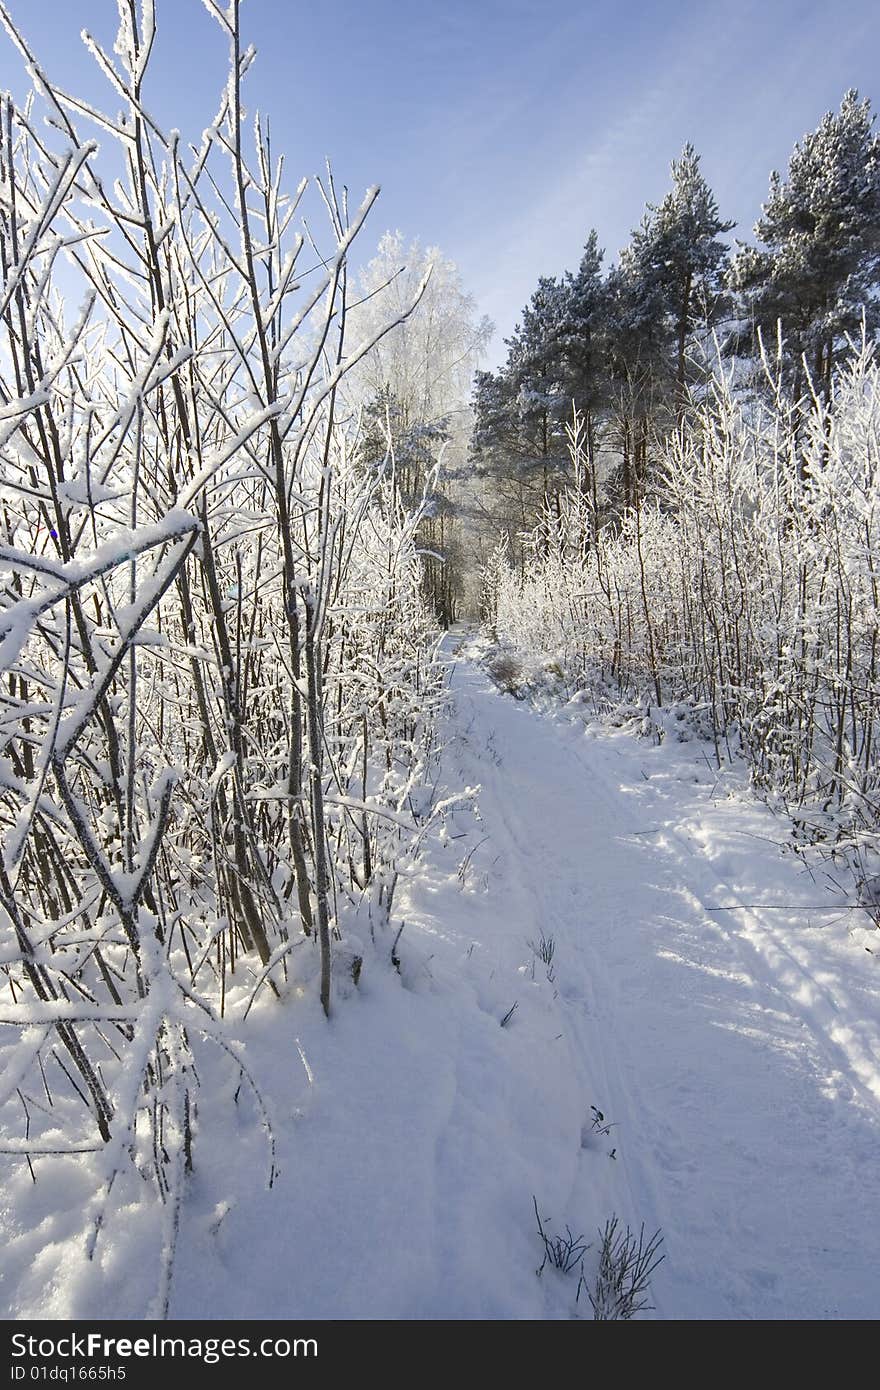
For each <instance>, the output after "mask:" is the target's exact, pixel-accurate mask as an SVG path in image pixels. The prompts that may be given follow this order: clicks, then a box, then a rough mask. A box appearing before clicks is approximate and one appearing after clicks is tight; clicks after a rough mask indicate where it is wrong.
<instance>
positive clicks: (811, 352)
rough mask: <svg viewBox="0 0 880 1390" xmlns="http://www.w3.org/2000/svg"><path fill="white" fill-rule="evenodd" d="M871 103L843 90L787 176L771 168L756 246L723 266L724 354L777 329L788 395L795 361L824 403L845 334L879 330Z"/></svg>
mask: <svg viewBox="0 0 880 1390" xmlns="http://www.w3.org/2000/svg"><path fill="white" fill-rule="evenodd" d="M874 120H875V117H874V116H873V115H872V113H871V103H870V101H868V100H867V99H866V100H864V101H860V100H859V94H858V92H857V91H855V90H850V91H848V92H847V93H846V95H845V96H844V98H843V101H842V102H841V105H840V110H839V111H838V112H837V113H836V114H835V113H833V112H829V113H828V114H827V115H826V116H824V117H823V119H822V121H821V122H820V124H819V126H818V127H817V129H816V130H815V131H813V133H812V134H810V135H806V136H805V137H804V138H803V140H801V141H800V142H799V143H798V144H797V145H796V146H795V148H794V151H793V153H792V156H791V159H790V161H789V166H788V176H787V178H786V179H784V180H783V179H782V178H781V177H780V175H779V174H778V173H776V172H774V173H773V174H772V175H771V177H770V194H769V197H768V199H767V202H766V203H765V204H764V208H763V216H762V217H761V218H760V219H759V221H758V222H757V223H756V225H755V236H756V237H757V238H758V241H759V242H760V243H761V244H760V245H759V246H757V247H750V246H742V247H741V248H740V250H739V252H738V254H737V256H736V258H735V260H734V262H733V265H732V268H731V283H732V285H733V287H734V288H735V289H736V290H737V291H738V292H739V294H740V296H741V308H742V315H743V319H744V322H743V323H742V325H741V327H740V329H739V331H738V332H736V333H734V334H733V335H732V336H731V339H730V347H731V348H732V349H733V350H738V351H742V350H743V349H746V350H751V351H755V349H756V346H757V339H758V334H759V332H760V333H761V334H763V335H764V338H765V340H766V339H767V338H768V337H771V338H772V337H773V336H775V334H776V329H777V323H781V325H782V332H783V335H784V338H785V353H786V361H787V364H788V369H789V381H790V384H791V387H792V391H793V394H794V396H795V398H797V397H799V396H800V394H801V392H802V390H803V386H804V384H805V383H804V374H803V363H804V360H806V363H807V365H808V367H809V370H810V372H811V375H812V378H813V383H814V386H815V388H816V389H817V390H821V391H822V392H823V394H824V395H825V397H826V399H827V397H828V395H829V393H830V388H831V379H832V374H833V368H834V362H835V359H836V356H837V354H838V353H839V352H840V350H841V347H842V346H843V345H844V344H845V342H846V338H847V336H848V335H849V336H853V335H857V334H859V333H860V332H861V324H862V315H863V314H864V316H865V322H866V327H867V330H868V332H869V333H870V334H874V333H876V330H877V327H878V324H880V306H878V303H877V290H878V287H880V137H878V136H877V135H875V134H873V133H872V127H873V124H874Z"/></svg>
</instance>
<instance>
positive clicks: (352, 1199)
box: [0, 639, 880, 1320]
mask: <svg viewBox="0 0 880 1390" xmlns="http://www.w3.org/2000/svg"><path fill="white" fill-rule="evenodd" d="M454 643H455V639H450V642H449V650H450V653H452V652H453V650H454ZM451 691H452V708H451V712H450V715H449V717H448V721H447V724H446V728H445V731H444V732H445V737H446V743H447V747H446V752H445V754H444V766H443V778H444V782H445V787H444V786H441V787H440V788H438V794H439V795H441V796H443V795H445V792H446V790H448V791H449V792H454V791H457V790H459V789H461V788H462V787H463V786H465V785H470V786H476V785H478V784H479V786H480V789H481V790H480V793H479V808H480V811H479V814H480V820H479V822H477V821H475V819H474V812H473V810H470V809H463V810H461V811H457V812H456V813H455V814H454V815H453V817H452V820H451V823H450V824H449V826H448V833H447V835H446V836H445V840H444V842H443V843H438V842H436V841H434V842H432V843H431V844H430V845H429V846H428V847H427V849H426V854H425V857H424V859H423V860H422V861H421V862H420V863H419V865H418V866H417V872H416V873H415V874H414V876H413V877H412V880H411V881H410V882H409V883H408V884H407V885H406V886H402V887H401V889H400V892H399V894H398V899H397V901H396V903H395V916H394V921H393V922H392V923H391V925H390V927H380V928H379V929H378V930H377V931H376V932H375V942H374V943H373V942H372V941H371V939H370V934H369V929H368V927H365V929H364V930H363V931H362V933H361V944H362V947H363V951H364V966H363V971H362V974H361V977H360V983H359V986H358V988H357V989H355V988H354V986H353V984H352V982H351V980H350V977H349V978H348V980H347V987H346V977H345V972H344V970H343V971H342V972H341V974H340V976H339V977H338V981H337V996H336V1002H335V1005H334V1009H333V1013H332V1017H331V1019H330V1021H329V1023H328V1021H327V1020H326V1019H325V1018H324V1017H323V1014H322V1012H321V1009H320V1006H319V1003H318V1000H317V992H316V990H315V988H314V981H313V980H312V981H310V980H309V977H308V974H304V975H303V976H302V977H301V978H300V979H299V980H297V979H296V978H294V979H293V980H292V981H291V984H290V987H289V989H288V990H287V992H286V994H285V996H284V997H283V998H282V999H281V1000H279V1001H276V1000H273V999H271V997H270V996H269V995H268V991H264V993H263V996H262V998H261V1000H260V1001H259V1003H258V1005H257V1006H256V1007H255V1008H254V1009H253V1011H252V1012H251V1014H250V1016H249V1018H248V1020H247V1022H246V1023H245V1022H244V1021H243V1019H242V1017H241V1014H242V1011H243V1005H244V1002H246V1000H247V998H248V997H249V993H250V976H248V975H247V974H245V975H244V976H243V977H242V980H241V981H240V983H239V985H238V987H237V988H238V990H239V994H238V995H237V996H235V997H234V998H232V999H231V1001H230V1003H229V1009H228V1012H227V1021H228V1024H229V1027H230V1028H231V1029H232V1030H233V1032H235V1033H237V1035H238V1037H239V1039H240V1041H241V1042H242V1043H243V1044H244V1045H245V1046H246V1049H247V1058H248V1063H249V1066H250V1068H251V1072H252V1074H253V1076H254V1077H255V1078H257V1080H258V1083H259V1086H260V1088H261V1092H262V1095H263V1097H264V1100H265V1104H266V1106H267V1108H268V1110H269V1113H270V1114H271V1116H272V1123H273V1129H274V1133H275V1139H276V1145H277V1178H276V1181H275V1183H274V1186H273V1188H272V1190H271V1191H270V1190H267V1187H266V1183H265V1172H266V1162H267V1154H266V1146H265V1136H264V1134H263V1131H262V1128H261V1125H260V1122H259V1117H258V1115H257V1112H256V1109H255V1106H254V1104H253V1102H252V1100H251V1099H250V1097H249V1094H248V1091H247V1088H242V1087H240V1086H239V1085H238V1078H237V1076H236V1073H235V1069H234V1068H230V1067H229V1065H228V1061H227V1059H226V1057H225V1055H224V1054H223V1053H222V1052H221V1051H217V1050H216V1049H214V1050H212V1051H210V1052H209V1051H205V1050H203V1051H202V1052H201V1053H200V1060H199V1068H200V1077H201V1090H200V1098H199V1106H198V1116H197V1131H196V1142H195V1171H194V1173H193V1176H192V1179H191V1181H190V1183H189V1187H188V1192H187V1199H186V1202H185V1204H184V1208H183V1212H182V1218H181V1229H180V1239H179V1242H178V1248H177V1254H176V1258H175V1264H174V1276H173V1283H172V1298H171V1317H172V1319H179V1318H210V1319H214V1320H241V1319H248V1318H270V1319H298V1318H362V1319H363V1318H371V1319H377V1318H384V1319H396V1320H400V1319H417V1318H418V1319H469V1318H493V1319H502V1318H515V1319H548V1318H549V1319H558V1318H570V1317H572V1316H578V1317H587V1318H589V1317H590V1316H591V1310H590V1308H589V1305H588V1303H587V1300H586V1298H585V1297H583V1296H582V1297H581V1300H580V1302H578V1303H576V1301H575V1293H576V1290H577V1276H576V1274H572V1275H569V1276H568V1277H563V1276H562V1275H560V1274H558V1273H556V1272H554V1271H552V1270H550V1269H547V1270H545V1271H544V1273H543V1275H542V1277H541V1278H540V1279H539V1278H536V1268H537V1266H538V1264H539V1263H540V1259H541V1253H542V1251H541V1247H540V1243H539V1240H538V1236H537V1231H536V1223H535V1216H534V1210H533V1205H532V1204H533V1200H536V1201H537V1203H538V1206H539V1210H540V1213H541V1216H542V1219H543V1220H544V1221H545V1224H546V1226H547V1229H548V1230H549V1232H550V1233H551V1234H552V1235H555V1234H557V1233H560V1232H563V1231H564V1230H565V1227H566V1226H569V1227H570V1228H571V1231H572V1233H573V1234H574V1235H580V1234H583V1235H584V1237H585V1238H586V1239H587V1240H589V1241H591V1242H592V1249H591V1250H590V1251H589V1252H588V1254H587V1256H586V1258H585V1262H584V1272H585V1277H587V1278H590V1277H591V1274H592V1272H594V1270H595V1263H596V1256H597V1247H596V1233H597V1230H598V1228H599V1227H601V1226H602V1225H603V1224H604V1223H605V1221H606V1220H607V1219H608V1218H609V1217H611V1216H612V1214H617V1216H618V1217H619V1218H620V1220H621V1222H622V1223H629V1224H630V1225H631V1226H632V1227H633V1228H634V1229H635V1230H638V1228H639V1225H640V1224H641V1223H642V1222H644V1225H645V1228H646V1231H647V1233H648V1234H651V1233H652V1232H653V1231H654V1230H655V1229H657V1228H660V1229H662V1232H663V1236H664V1242H665V1243H664V1249H665V1255H666V1258H665V1261H664V1263H663V1264H662V1265H661V1266H660V1268H659V1269H658V1271H657V1273H656V1275H655V1278H654V1281H653V1287H652V1294H653V1299H654V1302H655V1304H656V1311H655V1312H654V1313H653V1315H652V1316H654V1317H660V1318H666V1319H698V1318H724V1319H751V1318H823V1317H827V1318H875V1317H877V1316H878V1314H880V1289H878V1283H877V1279H876V1271H877V1256H878V1251H880V1203H878V1201H877V1192H878V1190H880V955H878V954H877V953H876V952H874V943H875V942H877V940H878V936H877V933H876V932H873V931H870V932H869V931H867V930H865V929H863V928H859V929H858V930H857V931H854V932H853V933H852V935H848V934H847V931H846V925H847V924H848V922H849V921H850V918H848V917H846V916H844V917H843V920H839V918H838V919H836V918H835V916H834V914H832V913H829V912H828V911H827V910H826V911H820V910H819V909H821V908H822V907H824V906H825V905H826V903H828V902H830V901H831V897H830V894H829V892H828V885H827V884H826V883H825V882H824V881H823V879H822V876H821V874H820V873H819V872H818V871H815V873H814V874H811V873H810V872H808V870H807V869H806V867H805V865H804V863H803V861H802V860H801V859H800V858H798V857H796V856H795V855H793V854H792V853H790V852H789V853H788V854H787V855H784V854H783V853H782V852H781V848H780V843H781V842H782V841H784V839H785V835H786V827H785V824H784V823H783V822H782V821H780V820H777V819H774V817H773V816H772V815H771V814H770V813H769V811H767V810H766V808H764V807H762V806H761V805H760V804H758V803H757V802H756V801H755V800H754V799H753V798H752V797H751V796H750V795H749V793H748V791H747V790H745V789H743V788H742V786H741V784H740V783H738V782H737V780H736V775H735V774H733V773H729V774H727V775H726V776H725V778H723V779H721V780H719V778H718V777H717V774H716V773H715V772H714V771H713V769H712V768H711V767H710V766H709V763H708V761H707V760H706V757H705V756H704V753H703V751H702V749H701V746H700V745H699V744H698V743H696V742H678V741H676V740H675V739H674V738H673V737H672V736H671V735H670V736H669V737H668V738H667V739H666V740H665V741H664V743H663V744H662V745H660V746H657V745H656V744H654V743H652V742H651V741H649V740H647V739H638V738H635V737H634V736H633V735H632V734H631V733H628V732H625V731H623V730H615V729H612V728H607V727H591V726H585V724H584V720H583V719H582V718H578V714H577V710H576V709H574V710H569V711H568V712H567V713H566V712H558V713H557V714H556V715H553V716H551V715H540V714H538V713H536V712H535V711H534V710H533V709H531V708H529V707H527V706H526V705H524V704H519V703H517V702H516V701H515V700H514V699H512V698H511V697H510V696H508V695H503V694H501V693H500V692H499V691H498V689H497V688H496V687H495V686H494V685H493V684H492V682H491V681H490V680H489V678H488V677H487V676H486V674H485V672H484V671H483V670H482V669H481V667H480V666H479V665H478V664H477V663H476V662H475V661H472V660H468V659H466V652H464V653H462V654H460V655H459V656H458V657H457V665H456V666H455V669H454V671H453V673H452V677H451ZM754 904H765V905H766V904H772V905H773V907H772V908H771V907H769V906H762V907H756V906H753V905H754ZM735 905H736V909H735V910H734V907H735ZM743 905H750V906H748V907H746V908H743ZM854 915H855V914H851V916H854ZM401 916H403V918H404V919H405V924H404V926H403V929H402V932H401V934H400V936H399V940H398V944H397V956H398V959H399V972H398V969H397V968H396V967H395V965H394V964H393V963H392V959H391V942H392V940H394V939H395V938H396V937H397V931H398V928H399V925H400V921H401ZM356 930H357V923H354V924H352V923H349V931H350V934H351V933H352V932H354V933H356ZM542 935H543V937H544V939H545V940H550V939H552V941H553V943H554V948H555V950H554V956H553V961H552V966H551V968H550V970H549V972H548V970H547V968H546V966H545V965H544V964H543V963H542V961H541V960H540V958H539V955H538V954H537V952H536V949H534V948H536V947H538V946H539V945H540V942H541V938H542ZM351 939H352V940H353V939H354V936H352V937H351ZM865 946H867V947H868V948H869V949H868V950H865V949H864V947H865ZM296 961H308V947H304V948H303V950H302V953H301V954H300V955H297V957H296ZM313 966H314V962H313V963H312V967H310V968H313ZM236 998H237V999H238V1000H239V1002H238V1003H236V1002H235V1000H236ZM514 1006H515V1007H514ZM591 1107H595V1109H592V1108H591ZM597 1111H600V1112H601V1113H602V1115H603V1116H604V1123H603V1124H602V1125H599V1126H597V1125H595V1124H594V1116H595V1114H596V1112H597ZM606 1126H608V1128H607V1132H602V1130H603V1129H605V1127H606ZM80 1178H81V1181H79V1182H77V1181H72V1173H71V1167H70V1162H69V1160H66V1159H61V1158H59V1159H51V1158H50V1159H45V1160H41V1164H40V1181H39V1183H38V1184H36V1185H34V1184H33V1183H32V1182H31V1179H30V1175H29V1173H28V1172H27V1170H26V1168H25V1166H24V1165H22V1164H20V1163H19V1164H11V1165H9V1180H8V1182H7V1183H6V1185H5V1187H4V1191H3V1197H2V1200H0V1235H2V1245H3V1251H4V1254H3V1260H2V1261H0V1310H2V1312H3V1315H4V1316H6V1317H33V1316H43V1317H52V1318H79V1319H89V1318H101V1317H106V1316H113V1317H134V1318H139V1317H144V1316H147V1315H149V1313H150V1310H151V1309H152V1307H153V1306H154V1304H153V1302H152V1300H153V1299H154V1297H155V1292H156V1286H157V1285H156V1280H157V1267H158V1263H157V1262H158V1249H159V1244H160V1241H161V1227H160V1224H159V1222H158V1221H157V1218H156V1211H155V1207H154V1206H152V1205H151V1204H150V1203H149V1202H141V1203H139V1204H136V1205H135V1206H133V1207H132V1208H131V1209H130V1210H127V1211H126V1213H125V1218H124V1220H123V1219H121V1218H116V1219H114V1220H113V1221H110V1222H108V1224H107V1227H106V1231H105V1232H104V1233H103V1234H102V1239H101V1244H100V1246H99V1251H98V1255H97V1257H96V1258H95V1260H94V1261H92V1262H91V1263H89V1262H88V1260H87V1259H86V1256H85V1244H84V1234H85V1231H86V1229H87V1228H88V1216H87V1214H86V1215H85V1216H84V1206H83V1203H84V1200H85V1199H84V1197H83V1191H84V1190H85V1189H83V1188H82V1183H83V1182H84V1181H85V1177H84V1175H83V1174H81V1175H80ZM84 1223H85V1224H84Z"/></svg>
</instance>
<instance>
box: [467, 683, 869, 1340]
mask: <svg viewBox="0 0 880 1390" xmlns="http://www.w3.org/2000/svg"><path fill="white" fill-rule="evenodd" d="M455 685H456V691H457V703H458V718H459V721H460V722H461V724H462V725H463V726H464V727H465V728H467V729H468V734H467V738H468V743H469V746H470V748H471V749H472V750H474V758H475V761H476V762H480V763H481V767H480V776H479V780H480V781H481V782H482V792H481V806H482V810H483V815H484V817H485V819H486V822H487V825H489V826H493V827H494V828H495V832H496V835H497V836H498V839H499V840H500V841H501V842H502V844H503V843H505V842H506V844H507V845H508V846H509V857H510V859H511V860H512V861H515V864H514V865H513V866H512V867H511V872H512V873H513V875H514V876H515V878H516V880H517V883H518V885H522V886H525V887H526V889H527V892H526V893H525V894H523V895H522V901H523V903H525V902H526V901H528V903H529V911H530V912H532V913H533V914H534V917H535V921H536V925H539V926H543V928H544V930H545V931H547V932H552V933H553V935H554V937H555V939H556V943H557V952H556V959H557V962H558V963H557V969H556V974H557V984H558V987H559V989H560V993H561V995H562V998H563V1000H564V1002H565V1004H566V1005H567V1009H568V1022H569V1027H570V1029H571V1031H572V1034H573V1037H574V1039H575V1046H574V1051H575V1052H576V1054H577V1060H578V1066H579V1067H580V1069H581V1070H582V1072H583V1073H584V1074H585V1075H587V1076H588V1077H589V1081H590V1083H591V1085H592V1091H593V1093H594V1094H595V1097H596V1100H595V1101H592V1100H591V1103H598V1104H599V1105H600V1106H601V1108H602V1109H603V1111H604V1112H605V1113H606V1115H608V1116H610V1117H611V1118H612V1119H613V1120H614V1121H615V1122H616V1128H615V1129H614V1130H613V1131H612V1133H613V1135H614V1137H615V1140H616V1142H617V1146H618V1155H619V1164H620V1170H621V1171H620V1174H619V1175H618V1176H619V1178H620V1179H622V1183H621V1184H620V1185H618V1188H617V1204H618V1210H620V1208H621V1207H624V1208H626V1209H625V1210H624V1211H623V1212H622V1213H621V1214H622V1215H625V1216H626V1217H627V1218H628V1219H630V1220H631V1221H642V1220H643V1221H644V1222H645V1224H646V1226H647V1227H648V1228H650V1229H654V1227H655V1226H661V1227H662V1229H663V1232H664V1236H665V1251H666V1261H665V1262H664V1264H663V1265H662V1266H661V1267H660V1270H659V1271H658V1273H657V1275H656V1276H655V1280H654V1298H655V1301H656V1305H657V1308H656V1314H655V1316H660V1317H664V1318H821V1317H875V1316H877V1314H878V1312H880V1305H878V1295H877V1292H876V1281H875V1279H874V1278H873V1275H872V1270H874V1269H875V1268H876V1253H877V1250H878V1244H880V1239H878V1238H880V1217H878V1211H877V1205H876V1203H875V1202H873V1201H872V1200H871V1198H870V1196H869V1194H870V1192H871V1191H872V1190H873V1182H872V1178H876V1169H877V1157H876V1144H877V1139H878V1119H880V1029H878V1011H877V1003H878V998H877V996H878V983H880V982H878V977H877V973H876V971H877V963H876V958H875V957H874V956H870V955H868V954H866V953H860V952H859V950H858V949H857V948H856V947H855V946H853V945H852V944H850V943H849V942H848V941H847V938H846V935H845V933H843V932H841V931H840V929H839V928H837V929H835V928H833V927H828V926H824V927H823V925H822V923H823V922H827V921H828V920H829V918H828V916H827V915H816V914H815V913H814V917H815V920H812V919H811V916H810V911H809V909H810V907H811V906H812V907H814V908H815V907H816V906H817V905H818V904H819V903H820V902H821V898H822V894H821V889H820V887H819V885H818V884H817V883H816V882H814V881H812V879H811V878H810V876H808V875H807V874H806V873H805V872H804V871H803V868H802V866H801V865H800V864H799V863H796V862H794V861H793V860H792V858H789V859H787V860H786V859H784V858H783V857H782V855H781V853H780V852H779V850H778V848H777V847H776V846H775V845H770V844H769V843H768V842H769V841H770V840H772V839H773V838H774V837H776V838H777V839H779V840H782V839H783V837H784V834H785V828H784V825H783V824H782V823H780V821H778V820H776V819H774V818H773V817H772V816H771V815H770V813H769V812H768V811H767V810H766V809H765V808H763V807H761V806H760V805H758V804H755V803H753V802H751V801H750V800H749V799H748V798H745V799H742V800H740V801H736V800H730V799H727V798H725V799H724V800H721V801H718V802H715V801H713V799H712V797H711V795H710V793H711V790H712V787H711V782H712V780H713V779H711V778H710V777H709V776H708V775H707V774H708V769H707V768H706V767H705V764H704V766H703V769H702V776H700V767H699V758H700V756H701V755H699V754H698V755H697V757H695V756H694V753H693V751H691V753H690V756H688V753H687V749H688V745H687V744H684V745H678V747H677V748H673V749H672V750H670V749H668V748H666V747H663V748H657V747H656V746H653V745H650V744H646V743H645V744H643V743H641V742H638V741H636V740H635V739H633V738H632V736H631V735H629V734H615V733H614V732H610V731H603V732H600V733H598V734H595V733H594V734H593V736H592V737H590V736H586V737H585V736H584V734H583V731H582V729H580V728H577V727H575V726H572V725H571V724H567V723H566V722H564V721H563V720H561V719H556V720H551V719H548V718H540V717H536V716H535V714H534V712H533V711H531V710H530V709H528V708H526V707H525V706H523V705H519V704H517V703H516V702H514V701H513V700H512V699H510V698H509V697H506V696H503V695H500V694H499V693H497V692H496V691H495V690H494V689H493V688H492V687H491V686H490V684H489V683H488V681H487V680H486V678H485V677H484V676H483V674H482V673H481V672H480V671H479V670H478V669H476V668H474V667H473V666H461V667H459V669H458V671H457V673H456V678H455ZM481 744H482V745H483V746H484V747H487V746H488V747H491V749H492V750H493V752H494V754H495V755H496V757H497V765H496V763H495V761H494V760H493V759H489V758H486V757H485V754H483V755H482V756H480V754H479V752H478V749H479V747H480V745H481ZM690 748H691V750H693V745H690ZM670 755H671V756H670ZM467 771H468V775H469V776H470V777H472V778H474V779H476V772H477V769H476V767H474V768H471V767H470V766H468V768H467ZM695 783H696V785H695ZM701 783H702V785H701ZM762 835H763V836H764V837H765V838H764V839H763V840H762V839H761V838H760V837H761V836H762ZM732 884H736V888H734V887H732V886H731V885H732ZM519 896H520V892H519V889H517V891H515V892H514V894H513V897H514V899H516V898H517V897H519ZM754 902H762V903H764V902H767V903H791V904H792V910H791V911H790V912H779V911H771V910H770V909H759V908H753V909H751V910H748V911H741V910H739V911H726V912H720V913H716V912H712V913H710V912H707V910H706V909H707V908H710V907H712V908H717V907H724V906H728V907H730V906H732V905H733V904H739V903H754ZM801 904H802V905H803V906H801ZM586 1099H587V1096H586V1093H585V1100H586ZM593 1178H594V1175H593V1174H592V1173H591V1172H590V1171H588V1169H587V1168H586V1167H584V1169H583V1170H582V1171H581V1172H579V1174H578V1176H577V1178H576V1181H575V1184H574V1186H573V1190H572V1193H571V1197H570V1201H569V1207H570V1209H571V1211H572V1212H573V1213H577V1211H578V1210H589V1209H591V1208H592V1207H595V1197H594V1196H593V1197H592V1198H591V1188H592V1186H593ZM577 1219H578V1218H577V1215H576V1214H575V1215H574V1221H575V1222H576V1221H577Z"/></svg>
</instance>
